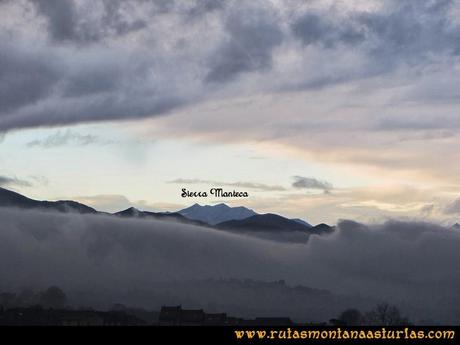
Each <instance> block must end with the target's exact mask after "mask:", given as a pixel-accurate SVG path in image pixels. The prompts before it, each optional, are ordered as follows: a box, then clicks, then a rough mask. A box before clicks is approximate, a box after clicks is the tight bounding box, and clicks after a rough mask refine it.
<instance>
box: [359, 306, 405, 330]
mask: <svg viewBox="0 0 460 345" xmlns="http://www.w3.org/2000/svg"><path fill="white" fill-rule="evenodd" d="M365 322H366V324H368V325H376V326H401V325H407V324H409V320H408V319H407V318H406V317H403V316H402V315H401V313H400V311H399V309H398V308H397V307H396V306H394V305H389V304H388V303H381V304H378V305H377V306H376V307H375V308H374V309H372V310H371V311H369V312H368V313H366V316H365Z"/></svg>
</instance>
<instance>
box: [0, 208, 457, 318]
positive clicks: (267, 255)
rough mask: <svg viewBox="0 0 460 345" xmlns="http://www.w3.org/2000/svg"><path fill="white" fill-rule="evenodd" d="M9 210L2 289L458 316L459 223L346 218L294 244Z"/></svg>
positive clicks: (320, 312)
mask: <svg viewBox="0 0 460 345" xmlns="http://www.w3.org/2000/svg"><path fill="white" fill-rule="evenodd" d="M0 220H1V221H0V277H1V278H0V291H16V290H18V289H22V288H30V289H44V288H46V287H48V286H50V285H58V286H59V287H61V288H62V289H63V290H65V291H66V293H67V294H68V296H69V297H70V298H69V299H70V301H71V302H72V303H73V304H74V305H76V306H77V305H82V304H92V305H94V306H107V307H108V306H110V304H113V303H125V304H128V305H133V306H137V307H144V308H155V307H158V306H160V305H162V304H172V303H184V307H189V306H190V307H202V308H205V309H208V310H209V309H211V310H212V309H215V310H216V311H222V312H235V313H236V312H239V313H242V314H245V313H246V314H247V315H250V314H251V315H252V314H257V313H259V314H260V313H263V314H264V315H267V316H269V315H271V316H288V317H289V316H290V317H293V318H298V319H303V320H321V319H322V320H323V321H327V319H328V318H332V317H335V316H336V315H337V314H334V313H337V312H339V311H341V310H342V309H343V308H347V307H354V306H355V307H363V308H364V307H366V306H368V305H370V304H372V303H374V302H375V301H388V302H390V303H392V304H395V305H397V306H398V307H399V308H400V309H401V311H402V312H403V313H405V314H407V315H408V316H409V317H410V318H411V320H412V321H414V322H418V321H420V320H423V319H431V320H432V322H440V323H457V324H460V296H459V293H458V291H460V264H459V262H460V250H459V248H460V232H458V231H455V230H452V229H447V228H443V227H441V226H437V225H434V224H428V223H415V222H414V223H412V222H387V223H385V224H381V225H363V224H359V223H355V222H351V221H342V222H340V223H339V224H338V226H337V230H336V232H335V233H333V234H331V235H327V236H316V235H312V236H311V237H310V239H309V241H308V243H306V244H295V243H286V242H276V241H273V240H264V239H259V238H253V237H249V236H245V235H238V234H233V233H227V232H224V231H219V230H214V229H209V228H201V227H197V226H192V225H184V224H178V223H172V222H163V221H156V220H145V219H144V220H140V219H122V218H117V217H114V216H103V215H80V214H63V213H53V212H39V211H25V210H18V209H7V208H3V209H0ZM231 279H237V280H239V281H240V282H244V279H252V280H254V281H262V282H267V281H279V280H281V279H282V280H285V281H286V286H284V285H283V284H280V285H279V286H277V285H276V284H272V285H270V286H268V287H264V286H263V284H262V285H261V284H257V283H251V282H249V283H241V284H240V283H238V281H236V283H235V280H231ZM246 282H247V281H246ZM232 284H233V285H235V284H237V286H236V288H235V286H233V288H231V286H232ZM238 284H240V285H238ZM297 285H303V286H308V287H312V288H315V289H327V290H329V291H331V292H332V294H327V293H323V292H321V291H318V290H312V291H307V290H306V289H304V290H302V289H295V286H297ZM257 291H259V292H261V291H262V292H263V294H265V295H263V296H258V297H257V298H255V297H250V296H257ZM270 291H271V292H270ZM259 295H260V293H259ZM264 296H265V297H264ZM318 296H321V297H318ZM281 313H283V315H281ZM238 316H245V315H238ZM259 316H260V315H259Z"/></svg>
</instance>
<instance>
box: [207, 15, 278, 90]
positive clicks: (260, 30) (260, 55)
mask: <svg viewBox="0 0 460 345" xmlns="http://www.w3.org/2000/svg"><path fill="white" fill-rule="evenodd" d="M241 12H242V13H240V12H237V13H236V14H233V15H232V16H230V17H229V18H228V19H227V21H226V23H225V31H226V34H227V35H228V37H227V38H226V39H225V41H224V43H223V44H222V45H221V46H220V47H219V48H218V49H217V51H216V52H215V53H214V54H213V56H212V58H211V60H210V65H211V70H210V71H209V73H208V74H207V76H206V80H207V81H208V82H226V81H228V80H231V79H233V78H235V77H236V76H237V75H239V74H240V73H243V72H252V71H259V70H263V69H268V68H269V67H270V66H271V60H272V51H273V49H274V48H275V47H276V46H278V45H280V44H281V42H282V39H283V34H282V32H281V29H280V28H279V26H278V24H277V22H276V21H275V20H274V18H273V17H270V15H269V13H267V12H265V11H262V10H259V11H254V10H250V11H246V12H243V11H241Z"/></svg>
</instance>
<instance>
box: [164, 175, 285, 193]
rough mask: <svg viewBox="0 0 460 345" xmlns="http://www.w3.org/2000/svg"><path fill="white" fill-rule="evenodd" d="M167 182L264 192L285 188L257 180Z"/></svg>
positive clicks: (179, 180)
mask: <svg viewBox="0 0 460 345" xmlns="http://www.w3.org/2000/svg"><path fill="white" fill-rule="evenodd" d="M168 183H175V184H204V185H211V186H214V187H219V186H229V187H235V188H247V189H253V190H259V191H265V192H272V191H284V190H286V188H284V187H283V186H276V185H267V184H264V183H257V182H244V181H239V182H223V181H214V180H203V179H184V178H178V179H175V180H172V181H168Z"/></svg>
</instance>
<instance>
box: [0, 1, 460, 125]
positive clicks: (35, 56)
mask: <svg viewBox="0 0 460 345" xmlns="http://www.w3.org/2000/svg"><path fill="white" fill-rule="evenodd" d="M0 6H1V13H2V14H1V19H2V24H1V28H2V34H1V35H0V49H1V51H2V53H1V54H0V66H2V67H1V68H0V76H1V84H0V96H1V98H2V100H3V101H2V104H1V107H0V130H2V131H6V130H9V129H12V128H22V127H31V126H49V125H59V124H65V123H77V122H87V121H104V120H115V119H132V118H139V117H147V116H154V115H160V114H166V113H168V112H169V111H171V110H173V109H176V108H177V107H181V106H184V105H187V104H193V103H197V102H201V101H203V100H211V99H220V98H222V97H224V98H225V97H234V96H238V95H246V94H248V93H250V94H257V93H264V92H279V91H283V92H285V91H288V90H311V89H318V88H324V87H326V86H328V85H332V86H334V85H337V84H342V83H344V82H347V81H352V80H357V79H365V78H372V77H375V76H378V75H388V74H391V73H393V72H395V71H398V70H400V69H401V68H403V69H405V70H407V71H408V72H409V73H411V72H410V71H411V70H413V69H414V68H419V69H420V68H421V69H425V68H427V67H429V66H433V64H437V63H442V61H450V60H452V61H451V62H454V61H456V59H457V57H458V53H459V52H460V47H459V45H458V37H459V36H460V25H459V23H458V22H457V21H456V19H455V18H456V16H455V14H456V13H457V11H458V6H457V4H456V3H455V2H454V1H450V0H442V1H424V2H421V1H415V0H411V1H405V2H404V3H401V2H400V1H396V0H391V1H374V2H370V5H369V6H368V7H362V6H360V5H359V3H358V2H356V3H351V4H350V5H347V4H335V5H332V6H331V5H329V4H328V3H324V4H321V3H320V2H317V1H312V2H309V3H305V2H303V1H290V2H281V1H274V2H266V1H251V2H247V3H243V4H242V3H241V2H236V1H225V2H224V1H217V2H215V1H204V2H203V1H191V2H190V1H181V0H175V1H170V2H164V1H156V0H151V1H140V0H131V1H98V2H94V1H87V0H63V1H42V0H30V1H27V0H23V1H19V2H16V1H14V2H13V1H3V2H2V3H1V4H0ZM332 56H334V63H333V64H331V63H330V62H331V57H332ZM411 78H412V77H411ZM449 89H451V88H446V89H445V90H449ZM417 92H419V95H420V92H423V90H420V91H417ZM449 94H451V92H448V93H447V94H445V95H444V97H449ZM443 118H444V119H445V122H449V123H456V122H455V121H456V120H455V118H453V117H451V116H449V115H446V116H444V117H443ZM415 120H416V119H415V118H413V119H402V120H401V119H399V118H398V117H392V116H391V117H389V118H385V119H383V120H382V122H381V123H380V125H379V126H380V128H382V129H387V128H394V127H398V128H400V127H404V128H407V127H414V126H418V127H419V126H420V123H419V121H415ZM423 123H425V125H426V126H429V127H432V126H433V125H434V123H433V122H432V121H431V120H430V119H425V120H424V121H423ZM457 125H458V123H457ZM436 126H439V125H436Z"/></svg>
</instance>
